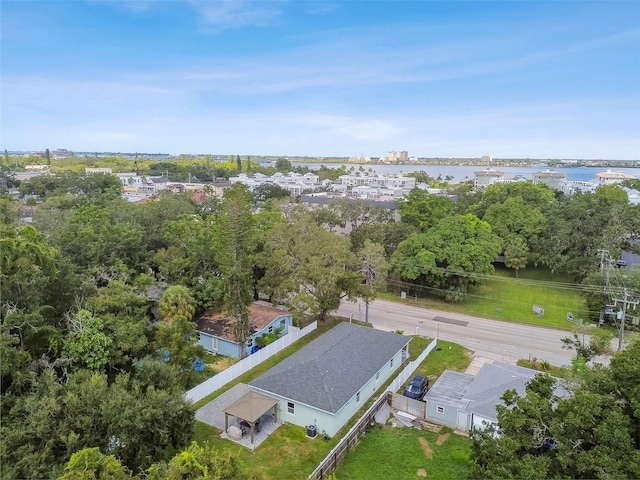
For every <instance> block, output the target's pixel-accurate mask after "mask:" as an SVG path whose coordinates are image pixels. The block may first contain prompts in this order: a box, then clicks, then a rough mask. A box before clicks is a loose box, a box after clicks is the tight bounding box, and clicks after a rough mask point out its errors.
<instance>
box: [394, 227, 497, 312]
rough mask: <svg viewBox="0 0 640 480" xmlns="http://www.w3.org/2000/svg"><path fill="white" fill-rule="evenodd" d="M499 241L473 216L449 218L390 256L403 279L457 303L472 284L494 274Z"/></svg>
mask: <svg viewBox="0 0 640 480" xmlns="http://www.w3.org/2000/svg"><path fill="white" fill-rule="evenodd" d="M500 250H501V242H500V239H499V238H498V237H497V236H496V235H494V234H493V233H491V227H490V226H489V224H488V223H487V222H483V221H482V220H480V219H478V218H477V217H475V216H473V215H464V216H462V215H455V216H451V217H446V218H444V219H442V220H440V222H438V224H437V225H435V226H434V227H432V228H431V229H429V230H427V231H426V232H425V233H415V234H412V235H410V236H409V237H408V238H407V239H406V240H405V241H403V242H401V243H400V244H399V245H398V249H397V250H396V252H395V253H394V254H393V256H392V257H391V264H392V268H393V270H394V271H395V272H396V273H397V274H398V275H399V276H400V277H401V278H403V279H406V280H410V281H414V282H416V283H418V284H420V285H425V286H429V287H433V288H435V289H439V290H440V291H441V292H442V294H443V295H444V296H445V298H447V299H448V300H454V301H458V300H460V299H461V298H462V295H464V294H465V293H466V291H467V287H468V286H469V285H478V284H481V283H483V282H484V281H485V280H486V277H487V275H490V274H491V273H492V272H493V262H494V261H495V259H496V257H497V256H498V254H499V253H500Z"/></svg>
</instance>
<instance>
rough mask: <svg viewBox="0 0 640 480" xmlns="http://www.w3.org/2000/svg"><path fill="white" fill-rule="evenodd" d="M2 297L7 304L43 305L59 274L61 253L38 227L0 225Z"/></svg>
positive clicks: (0, 294)
mask: <svg viewBox="0 0 640 480" xmlns="http://www.w3.org/2000/svg"><path fill="white" fill-rule="evenodd" d="M0 233H1V235H0V298H1V299H2V303H3V304H4V305H13V306H14V307H15V308H18V309H21V308H27V309H30V308H32V307H34V306H40V305H42V302H43V300H44V299H45V296H46V294H47V287H48V286H49V285H50V284H51V282H53V281H54V280H55V277H56V275H58V273H59V252H58V251H57V250H56V249H55V248H54V247H53V246H51V245H50V244H49V242H48V241H47V239H46V238H45V236H44V235H42V234H41V233H40V232H38V231H37V230H36V229H35V228H34V227H32V226H27V227H20V228H13V227H9V226H6V225H0Z"/></svg>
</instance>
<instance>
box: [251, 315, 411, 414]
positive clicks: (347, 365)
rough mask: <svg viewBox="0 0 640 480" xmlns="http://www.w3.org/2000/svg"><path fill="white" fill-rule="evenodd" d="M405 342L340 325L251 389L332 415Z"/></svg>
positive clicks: (391, 335)
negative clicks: (257, 389) (254, 388)
mask: <svg viewBox="0 0 640 480" xmlns="http://www.w3.org/2000/svg"><path fill="white" fill-rule="evenodd" d="M409 341H410V338H409V337H406V336H404V335H398V334H396V333H389V332H383V331H381V330H375V329H373V328H368V327H362V326H360V325H355V324H351V323H346V322H343V323H340V324H338V325H336V326H335V327H333V328H332V329H331V330H329V331H328V332H327V333H325V334H323V335H322V336H320V337H318V338H316V339H315V340H314V341H312V342H311V343H309V344H308V345H306V346H304V347H303V348H301V349H300V350H298V351H297V352H296V353H294V354H293V355H291V356H290V357H288V358H286V359H285V360H283V361H282V362H280V363H279V364H277V365H276V366H274V367H273V368H271V369H270V370H268V371H267V372H265V373H264V374H262V375H261V376H259V377H258V378H256V379H255V380H254V381H253V382H251V383H250V384H249V385H251V386H253V387H256V388H259V389H261V390H264V391H266V392H270V393H273V394H276V395H278V396H281V397H284V398H287V399H289V400H293V401H294V402H300V403H303V404H306V405H310V406H312V407H316V408H319V409H321V410H324V411H326V412H330V413H336V412H338V410H340V409H341V408H342V407H343V406H344V405H345V403H346V402H347V401H348V400H349V399H350V398H352V397H353V396H354V395H355V394H356V393H357V392H358V391H359V390H360V389H361V388H362V387H363V386H364V385H365V384H366V383H367V382H368V381H369V380H370V379H371V378H373V376H374V375H375V374H376V372H378V371H379V370H380V369H381V368H382V367H384V366H385V365H386V364H387V363H388V362H389V360H391V358H392V357H393V356H394V355H395V354H396V353H398V351H399V350H401V349H402V348H403V347H404V346H405V345H407V344H408V343H409ZM394 367H395V366H394Z"/></svg>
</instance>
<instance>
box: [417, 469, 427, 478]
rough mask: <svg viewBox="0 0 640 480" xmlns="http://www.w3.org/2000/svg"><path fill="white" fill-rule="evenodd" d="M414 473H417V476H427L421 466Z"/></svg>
mask: <svg viewBox="0 0 640 480" xmlns="http://www.w3.org/2000/svg"><path fill="white" fill-rule="evenodd" d="M416 475H418V476H419V477H426V476H427V471H426V470H425V469H424V468H421V469H420V470H418V471H417V472H416Z"/></svg>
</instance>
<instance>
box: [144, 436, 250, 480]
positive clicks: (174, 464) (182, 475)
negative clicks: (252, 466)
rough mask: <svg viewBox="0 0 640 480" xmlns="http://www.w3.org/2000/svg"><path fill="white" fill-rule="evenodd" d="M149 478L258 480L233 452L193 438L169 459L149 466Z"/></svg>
mask: <svg viewBox="0 0 640 480" xmlns="http://www.w3.org/2000/svg"><path fill="white" fill-rule="evenodd" d="M147 478H148V479H149V480H190V479H198V480H221V479H225V480H244V479H247V480H257V479H259V478H260V477H259V476H257V475H256V474H255V473H249V472H244V471H242V469H241V468H240V464H239V462H238V459H237V457H236V456H234V455H232V454H231V453H229V452H222V451H220V450H218V449H216V448H214V447H213V446H212V445H209V444H205V446H200V445H198V444H197V443H196V442H192V443H191V445H190V446H189V447H187V448H186V449H185V450H183V451H182V452H180V453H177V454H176V455H175V456H174V457H173V458H172V459H171V460H170V461H169V463H165V462H162V463H156V464H154V465H152V466H151V467H150V468H149V470H148V475H147Z"/></svg>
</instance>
